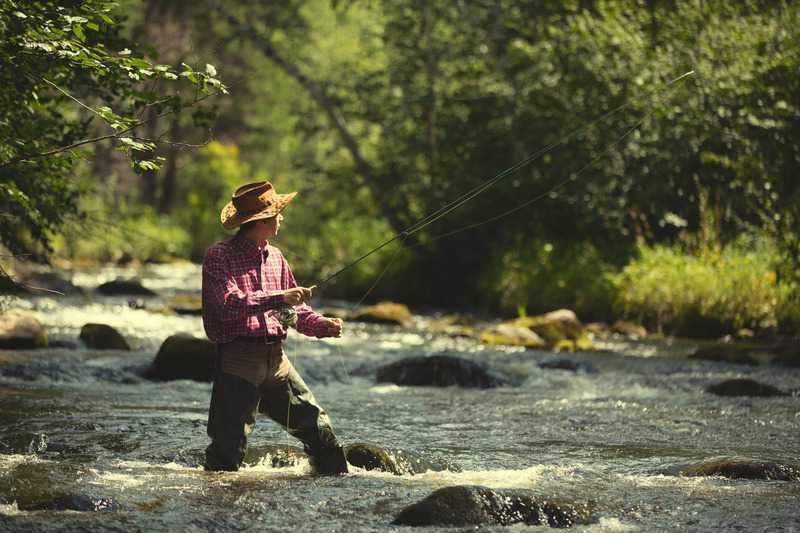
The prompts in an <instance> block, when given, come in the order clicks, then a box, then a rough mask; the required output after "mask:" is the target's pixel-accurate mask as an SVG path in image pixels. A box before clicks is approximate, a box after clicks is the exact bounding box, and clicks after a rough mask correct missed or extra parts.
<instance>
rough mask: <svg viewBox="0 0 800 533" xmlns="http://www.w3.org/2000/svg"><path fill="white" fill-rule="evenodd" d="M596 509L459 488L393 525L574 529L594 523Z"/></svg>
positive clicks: (410, 510) (436, 495) (431, 498)
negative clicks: (528, 526) (511, 526)
mask: <svg viewBox="0 0 800 533" xmlns="http://www.w3.org/2000/svg"><path fill="white" fill-rule="evenodd" d="M594 521H595V520H594V518H593V516H592V509H591V508H590V507H589V506H588V505H586V504H579V503H574V502H569V501H565V500H560V499H549V498H543V497H541V496H536V495H534V494H533V493H531V492H529V491H523V490H493V489H490V488H488V487H482V486H477V485H458V486H454V487H445V488H442V489H439V490H436V491H434V492H433V493H431V494H430V495H428V496H427V497H426V498H425V499H423V500H421V501H419V502H417V503H414V504H412V505H410V506H408V507H406V508H405V509H403V510H402V511H401V512H400V514H399V515H398V516H397V518H395V520H394V521H393V522H392V524H394V525H405V526H459V527H473V526H491V525H503V526H507V525H512V524H526V525H547V526H550V527H559V528H562V527H571V526H574V525H580V524H588V523H591V522H594Z"/></svg>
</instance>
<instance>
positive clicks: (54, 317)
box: [0, 265, 800, 531]
mask: <svg viewBox="0 0 800 533" xmlns="http://www.w3.org/2000/svg"><path fill="white" fill-rule="evenodd" d="M133 274H136V275H137V276H139V277H140V278H141V279H142V281H143V283H144V284H145V285H146V286H148V287H150V288H152V289H154V290H155V291H156V292H158V293H159V294H160V295H163V296H169V295H171V294H174V293H175V292H183V291H199V271H198V268H197V267H196V266H192V265H183V266H176V265H171V266H167V265H156V266H148V267H146V268H144V269H141V270H137V271H135V272H134V271H126V270H125V269H122V268H116V267H115V268H106V269H98V270H92V271H88V270H87V271H85V272H82V273H80V274H79V275H75V277H74V279H73V282H75V283H76V284H77V285H79V286H83V287H85V288H86V289H88V290H91V289H93V288H94V287H96V286H97V285H98V284H99V283H101V282H103V281H105V280H107V279H112V278H115V277H117V276H125V275H133ZM89 294H90V296H86V297H84V296H69V297H57V296H54V297H49V296H47V297H36V298H10V299H7V300H6V305H9V306H12V307H20V308H25V309H31V310H34V311H36V312H37V313H38V315H39V317H40V320H41V321H42V322H43V324H44V325H45V326H46V327H47V330H48V333H49V335H50V339H51V341H52V340H55V341H59V340H62V341H68V342H70V341H71V342H77V335H78V332H79V331H80V328H81V326H83V325H84V324H86V323H88V322H100V323H105V324H110V325H112V326H114V327H116V328H117V329H118V330H119V331H121V332H122V333H123V334H124V335H125V336H126V337H127V338H128V339H130V340H132V341H133V342H134V344H135V350H134V351H131V352H123V351H99V350H89V349H85V348H82V347H80V346H78V347H77V348H68V347H67V348H47V349H41V350H32V351H24V352H23V351H19V352H8V351H5V352H4V351H0V529H3V530H9V531H73V530H74V531H78V530H80V531H86V530H90V531H107V530H113V531H123V530H124V531H158V530H181V531H228V530H259V531H287V530H302V531H387V530H392V529H395V530H398V529H404V528H400V527H397V526H391V525H390V523H391V521H392V520H393V518H394V517H395V516H396V515H397V513H398V512H399V511H400V510H401V509H403V508H404V507H406V506H407V505H409V504H411V503H413V502H415V501H418V500H420V499H421V498H423V497H424V496H426V495H427V494H429V493H430V492H432V491H433V490H435V489H437V488H440V487H445V486H450V485H461V484H480V485H485V486H488V487H492V488H525V489H532V490H534V491H535V492H536V493H539V494H542V495H548V496H557V497H560V498H566V499H571V500H577V501H581V502H591V503H592V504H593V506H594V507H595V508H596V509H597V511H596V515H597V518H598V520H597V522H595V523H594V524H591V525H586V526H580V527H578V528H577V529H579V530H588V531H654V530H671V531H687V530H694V531H708V530H741V531H766V530H770V531H773V530H782V531H800V515H798V513H797V510H798V503H800V483H798V482H785V481H754V480H731V479H726V478H720V477H681V476H676V475H673V474H674V472H675V471H676V469H677V468H678V467H679V466H680V465H686V464H689V463H694V462H698V461H703V460H707V459H711V458H715V457H721V456H725V457H733V456H737V457H738V456H746V457H750V458H755V459H763V460H770V461H778V462H789V463H795V464H797V463H800V432H799V431H798V429H800V400H798V398H796V397H780V398H722V397H716V396H713V395H710V394H707V393H705V392H704V389H705V387H706V386H707V385H709V384H711V383H715V382H718V381H720V380H722V379H726V378H731V377H739V376H748V377H752V378H754V379H757V380H759V381H761V382H765V383H769V384H772V385H774V386H777V387H780V388H782V389H784V390H791V389H797V388H798V387H800V371H798V370H792V369H786V368H781V367H776V366H769V365H762V366H756V367H746V366H739V365H731V364H724V363H713V362H703V361H694V360H687V359H685V358H684V357H680V356H679V355H675V353H673V352H674V350H670V349H669V347H668V346H667V345H666V343H664V345H663V346H661V347H659V346H658V345H655V346H651V347H650V349H648V350H625V349H622V348H620V350H619V351H612V352H603V353H577V354H574V355H571V356H570V357H572V358H574V359H575V360H578V361H584V362H590V363H591V364H592V365H593V366H594V367H595V368H596V369H597V370H598V371H597V372H596V373H582V372H578V373H575V372H570V371H565V370H545V369H541V368H539V366H538V363H539V362H540V361H542V360H543V359H545V358H547V357H551V356H552V354H551V353H548V352H546V351H536V350H524V349H517V348H497V347H487V346H483V345H481V344H478V343H476V342H475V341H472V340H468V339H463V338H452V337H450V336H447V335H443V334H436V333H432V332H430V330H428V329H427V328H425V327H422V326H423V325H424V319H423V318H420V319H417V321H416V323H415V324H416V326H415V327H410V328H396V327H389V326H378V325H367V324H355V323H350V324H347V325H346V329H345V334H344V335H343V337H342V338H341V339H324V340H317V339H308V338H304V337H301V336H299V335H298V334H297V333H296V332H292V334H291V335H290V339H289V341H288V342H287V345H286V349H287V353H288V354H289V356H290V358H291V359H292V360H293V362H294V364H295V366H296V367H297V369H298V370H299V372H300V373H301V374H302V375H303V376H304V377H305V378H306V381H307V382H308V383H309V385H310V386H311V387H312V389H313V391H314V393H315V395H316V396H317V399H318V400H319V401H320V403H321V404H322V405H324V406H325V407H326V409H327V410H328V412H329V413H330V415H331V418H332V420H333V424H334V427H335V429H336V432H337V435H338V437H339V439H340V440H341V441H342V442H343V443H344V444H349V443H353V442H371V443H375V444H379V445H382V446H386V447H390V448H396V449H401V450H406V451H408V452H410V453H415V454H418V455H420V456H423V457H428V458H432V459H437V458H438V459H443V460H447V461H450V462H452V463H456V464H458V465H460V467H461V471H460V472H456V471H443V472H426V473H421V474H416V475H410V474H408V475H402V476H396V475H392V474H390V473H385V472H378V471H365V470H360V469H356V468H353V469H352V470H351V473H350V474H348V475H346V476H343V477H333V478H331V477H315V476H311V475H309V468H308V464H307V463H306V462H303V461H301V462H300V463H298V464H294V465H292V466H286V467H281V466H278V467H275V466H273V462H272V460H271V455H270V453H269V451H270V450H274V447H276V446H297V442H296V441H294V440H293V439H292V438H291V437H289V436H288V435H287V434H286V433H284V432H283V431H282V430H281V429H280V428H279V427H278V426H276V425H275V424H274V423H272V422H271V421H269V420H268V419H266V418H261V419H259V422H258V424H257V426H256V430H255V432H254V434H253V435H252V437H251V446H252V447H253V449H254V452H255V453H254V454H253V455H252V456H251V459H250V463H251V464H250V465H249V466H246V467H245V468H243V469H242V470H241V471H240V472H238V473H207V472H204V471H203V470H202V468H201V467H200V466H199V464H200V460H201V456H202V450H203V449H204V447H205V446H206V444H207V437H206V435H205V422H206V414H207V408H208V400H209V396H210V389H211V385H210V384H207V383H196V382H191V381H172V382H167V383H153V382H148V381H146V380H144V379H142V378H141V377H139V374H140V372H141V370H142V369H143V368H144V367H145V366H146V365H147V364H148V363H149V362H150V361H151V360H152V359H153V357H154V354H155V352H156V351H157V349H158V347H159V345H160V344H161V343H162V342H163V340H164V339H165V338H166V337H168V336H169V335H171V334H174V333H177V332H188V333H192V334H195V335H198V336H202V335H203V331H202V324H201V320H200V318H199V317H196V316H178V315H167V314H163V313H157V312H151V311H150V310H148V309H147V307H152V304H151V303H150V302H146V304H145V308H144V309H137V308H135V307H136V306H131V305H130V304H129V302H128V300H130V298H122V297H104V296H99V295H97V294H96V293H89ZM443 352H446V353H448V354H450V355H457V356H460V357H464V358H467V359H470V360H474V361H479V362H481V363H483V364H486V365H488V366H489V367H491V368H492V369H495V370H497V371H499V372H502V373H505V374H506V375H509V376H514V377H515V378H516V379H517V381H519V382H520V383H521V384H520V385H519V386H514V387H500V388H495V389H487V390H475V389H461V388H454V387H450V388H427V387H400V386H396V385H392V384H378V383H376V382H375V379H374V370H375V368H377V367H378V366H379V365H382V364H386V363H388V362H392V361H395V360H397V359H400V358H403V357H409V356H418V355H429V354H435V353H443ZM65 494H70V495H84V496H89V497H91V498H94V499H95V500H98V499H102V500H99V501H101V502H102V501H105V502H113V503H112V504H109V506H110V507H111V509H110V510H108V511H107V512H78V511H74V510H67V511H60V510H38V511H37V510H21V509H20V506H19V505H18V501H34V500H37V499H38V500H46V499H47V498H49V497H58V496H60V495H65ZM22 507H23V508H24V507H25V506H24V505H23V506H22ZM431 529H433V528H431ZM494 529H496V530H505V529H507V528H503V527H499V526H498V527H496V528H492V527H490V528H485V529H484V530H487V531H489V530H494ZM512 529H514V530H519V529H528V527H527V526H525V527H523V526H513V527H512ZM531 529H533V528H531ZM539 529H540V528H539ZM442 530H443V531H448V530H449V531H452V529H447V528H442Z"/></svg>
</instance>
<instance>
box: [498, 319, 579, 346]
mask: <svg viewBox="0 0 800 533" xmlns="http://www.w3.org/2000/svg"><path fill="white" fill-rule="evenodd" d="M511 323H512V324H516V325H517V326H522V327H526V328H528V329H530V330H531V331H533V332H534V333H536V334H537V335H539V336H540V337H541V338H542V339H544V341H545V342H546V343H547V345H548V346H551V347H556V348H558V349H569V350H576V349H577V350H589V349H592V341H591V339H589V336H588V335H587V333H586V330H585V329H584V328H583V325H582V324H581V323H580V321H579V320H578V317H577V316H576V315H575V313H574V312H573V311H570V310H569V309H558V310H556V311H552V312H550V313H546V314H544V315H538V316H528V317H522V318H518V319H516V320H513V321H512V322H511Z"/></svg>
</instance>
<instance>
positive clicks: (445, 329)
mask: <svg viewBox="0 0 800 533" xmlns="http://www.w3.org/2000/svg"><path fill="white" fill-rule="evenodd" d="M476 324H477V320H476V319H475V318H474V317H471V316H468V315H459V314H451V315H445V316H442V317H439V318H434V319H432V320H431V321H429V322H428V328H429V329H430V330H431V331H433V332H436V333H444V334H446V335H450V336H451V337H464V338H474V337H477V336H479V335H478V333H477V330H476V329H475V325H476Z"/></svg>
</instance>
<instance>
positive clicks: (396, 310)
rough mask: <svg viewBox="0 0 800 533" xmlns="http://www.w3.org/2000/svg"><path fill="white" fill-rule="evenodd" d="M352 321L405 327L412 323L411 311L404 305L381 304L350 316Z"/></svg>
mask: <svg viewBox="0 0 800 533" xmlns="http://www.w3.org/2000/svg"><path fill="white" fill-rule="evenodd" d="M350 320H352V321H354V322H370V323H373V324H391V325H397V326H404V325H406V324H408V323H409V322H411V311H409V310H408V307H407V306H405V305H403V304H399V303H394V302H381V303H378V304H375V305H370V306H368V307H364V308H361V309H359V310H357V311H356V312H355V313H353V314H352V315H351V316H350Z"/></svg>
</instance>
